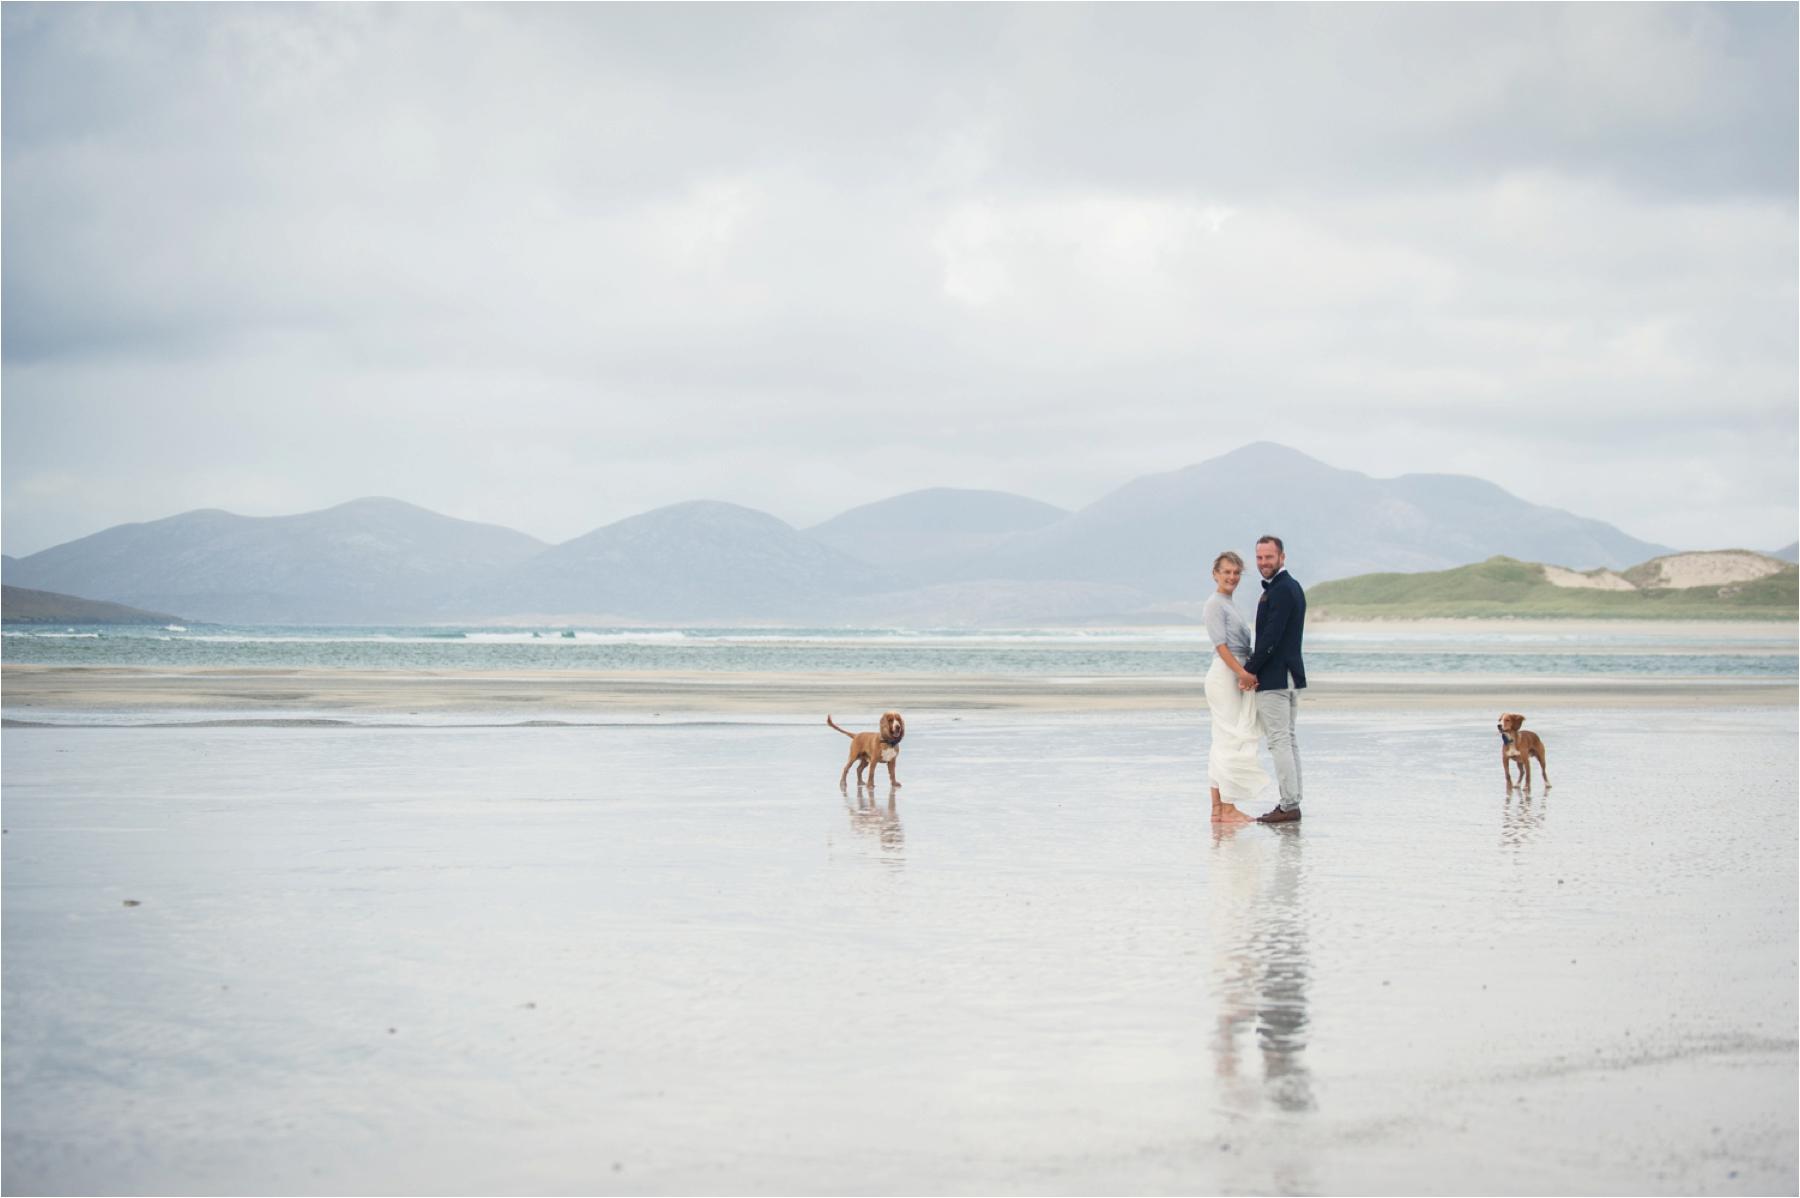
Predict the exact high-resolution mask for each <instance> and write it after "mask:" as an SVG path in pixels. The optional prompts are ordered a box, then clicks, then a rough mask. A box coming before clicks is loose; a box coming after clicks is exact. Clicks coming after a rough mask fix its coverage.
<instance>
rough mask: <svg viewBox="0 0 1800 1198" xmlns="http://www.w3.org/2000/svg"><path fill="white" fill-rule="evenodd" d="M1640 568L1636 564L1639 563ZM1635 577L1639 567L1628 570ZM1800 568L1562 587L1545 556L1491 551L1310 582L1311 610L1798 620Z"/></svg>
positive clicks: (1355, 614) (1376, 616) (1357, 615)
mask: <svg viewBox="0 0 1800 1198" xmlns="http://www.w3.org/2000/svg"><path fill="white" fill-rule="evenodd" d="M1634 569H1635V567H1634ZM1625 574H1626V576H1627V577H1630V576H1631V574H1632V572H1631V571H1625ZM1797 576H1800V568H1797V567H1795V566H1788V567H1787V568H1786V569H1784V570H1782V571H1781V572H1780V573H1778V574H1772V575H1770V576H1769V577H1767V578H1761V579H1757V580H1756V581H1754V582H1744V583H1734V584H1732V585H1730V586H1723V587H1717V586H1705V587H1688V588H1683V589H1666V588H1665V589H1640V590H1635V591H1605V590H1586V589H1582V588H1576V587H1559V586H1556V585H1554V584H1552V583H1551V582H1550V581H1549V580H1548V579H1547V578H1546V577H1545V574H1544V567H1543V566H1542V565H1540V564H1539V563H1537V562H1521V561H1516V560H1514V559H1513V558H1510V557H1491V558H1489V559H1488V560H1487V561H1485V562H1477V563H1476V564H1474V565H1472V566H1459V567H1457V568H1456V569H1454V570H1437V571H1432V572H1429V573H1424V574H1362V575H1359V576H1357V577H1355V578H1343V579H1339V580H1337V581H1335V582H1323V583H1320V584H1319V585H1317V586H1314V587H1309V588H1307V592H1306V599H1307V608H1308V614H1310V615H1313V616H1325V617H1335V618H1337V619H1345V620H1348V619H1363V620H1383V619H1387V620H1393V619H1431V618H1443V617H1465V616H1525V617H1545V618H1558V619H1567V618H1579V617H1584V616H1591V617H1601V618H1620V619H1633V620H1645V619H1659V618H1662V619H1682V620H1705V619H1719V620H1791V619H1795V618H1796V617H1800V584H1797V582H1796V578H1797Z"/></svg>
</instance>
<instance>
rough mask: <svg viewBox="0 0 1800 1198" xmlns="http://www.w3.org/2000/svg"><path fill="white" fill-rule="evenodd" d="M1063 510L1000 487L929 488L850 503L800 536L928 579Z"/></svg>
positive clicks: (1051, 521) (1050, 520)
mask: <svg viewBox="0 0 1800 1198" xmlns="http://www.w3.org/2000/svg"><path fill="white" fill-rule="evenodd" d="M1068 515H1069V513H1068V512H1067V511H1066V510H1064V509H1063V508H1059V507H1056V506H1054V505H1052V504H1048V503H1041V502H1039V501H1038V500H1036V499H1027V498H1026V497H1025V496H1023V495H1011V494H1008V493H1007V492H1005V491H967V490H959V489H957V488H954V487H932V488H930V489H929V490H924V491H912V492H909V493H908V494H905V495H896V496H895V497H894V498H892V499H883V500H880V501H878V502H876V503H865V504H863V505H862V506H861V507H856V508H851V509H850V510H849V511H847V512H845V513H843V514H842V515H840V516H835V517H833V518H832V519H830V520H827V521H825V523H823V524H818V525H815V526H813V527H812V528H810V529H808V530H807V535H808V536H810V537H812V538H813V539H814V540H816V541H819V542H821V543H822V544H825V545H829V546H831V548H833V549H835V550H837V551H838V552H839V553H843V554H847V555H848V556H850V557H854V558H856V559H858V560H859V561H862V562H866V563H868V564H869V565H873V566H880V567H883V568H885V569H890V570H891V569H895V568H898V567H904V568H906V569H907V570H909V571H910V572H911V574H912V576H913V578H914V581H916V582H920V583H925V584H929V583H931V582H934V581H937V580H938V578H939V577H940V576H942V575H944V574H945V573H954V572H955V568H956V566H957V564H959V563H961V562H963V561H965V560H967V559H969V558H971V557H975V556H977V555H980V554H983V553H986V552H987V551H988V550H990V549H992V548H993V547H994V546H996V545H998V544H1000V543H1002V542H1003V541H1005V540H1006V539H1007V538H1009V537H1012V536H1015V535H1017V534H1019V533H1023V532H1031V531H1034V530H1036V529H1039V528H1043V527H1045V526H1047V525H1050V524H1054V523H1056V522H1057V521H1058V520H1062V519H1065V518H1067V516H1068Z"/></svg>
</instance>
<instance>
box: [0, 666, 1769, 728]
mask: <svg viewBox="0 0 1800 1198" xmlns="http://www.w3.org/2000/svg"><path fill="white" fill-rule="evenodd" d="M4 695H5V709H4V710H5V718H6V719H7V720H8V721H9V722H11V723H14V724H18V723H63V722H77V723H91V722H112V721H126V722H133V723H142V722H159V721H160V722H179V723H189V722H195V721H205V720H220V721H231V722H245V721H249V722H291V721H297V720H298V721H312V722H352V721H354V722H370V721H373V722H388V723H401V724H405V723H408V722H413V721H417V720H419V719H423V718H429V719H457V720H459V721H464V722H467V721H471V720H473V721H479V722H491V723H503V724H512V723H520V722H525V721H547V722H555V723H580V722H588V721H592V720H595V719H605V718H609V717H616V716H628V717H633V716H643V715H675V714H688V715H692V714H704V713H708V712H711V713H717V714H724V715H756V714H761V715H778V716H793V717H795V718H798V717H799V716H800V715H801V714H812V715H816V716H817V718H819V719H821V720H822V719H823V718H824V717H825V715H827V714H830V713H832V712H853V711H862V712H868V713H870V716H871V717H872V716H873V714H875V713H879V712H881V711H885V710H888V709H890V708H900V709H902V710H910V711H917V710H938V711H1007V710H1016V711H1026V710H1029V711H1046V712H1053V711H1060V712H1081V711H1143V712H1154V711H1187V712H1190V713H1200V712H1203V711H1204V708H1205V704H1206V699H1205V696H1204V695H1203V694H1202V693H1201V688H1200V685H1199V680H1198V679H1197V678H1187V677H1170V676H1157V675H1088V674H1065V675H1019V674H1011V675H1007V674H996V675H985V676H965V675H944V674H916V673H892V674H868V673H860V672H849V671H833V672H820V671H813V672H783V673H751V672H742V673H734V672H729V671H717V670H708V671H668V670H661V671H606V672H599V671H592V672H587V671H579V670H543V671H519V670H465V671H449V670H426V671H409V670H331V669H307V668H285V669H256V668H199V667H187V668H179V667H161V668H148V667H124V666H43V665H17V666H15V665H8V666H7V667H6V668H5V671H4ZM1306 700H1307V705H1308V707H1309V708H1318V709H1321V710H1343V711H1349V710H1357V709H1361V708H1368V707H1371V706H1380V707H1390V708H1413V709H1419V708H1424V709H1434V708H1441V707H1446V706H1449V707H1456V708H1461V709H1466V710H1469V711H1486V710H1492V711H1493V712H1495V713H1498V712H1499V711H1501V710H1525V709H1526V708H1528V707H1535V708H1537V709H1540V710H1541V709H1545V708H1546V707H1566V706H1570V705H1574V706H1584V705H1589V704H1603V705H1607V706H1616V707H1634V708H1638V707H1649V708H1668V707H1710V706H1719V705H1724V706H1733V707H1775V708H1784V707H1786V708H1791V707H1793V706H1794V703H1795V688H1794V684H1793V683H1792V682H1791V681H1789V680H1786V679H1769V680H1764V679H1757V678H1741V677H1718V678H1643V677H1631V676H1591V677H1585V678H1566V677H1559V676H1556V675H1541V674H1519V675H1512V676H1494V675H1453V674H1439V675H1430V676H1423V677H1415V676H1400V675H1393V674H1363V675H1352V676H1349V677H1344V676H1335V677H1328V678H1321V679H1319V680H1318V681H1317V682H1316V683H1314V684H1313V685H1312V686H1310V687H1309V688H1308V690H1307V695H1306ZM1527 714H1530V712H1529V711H1527Z"/></svg>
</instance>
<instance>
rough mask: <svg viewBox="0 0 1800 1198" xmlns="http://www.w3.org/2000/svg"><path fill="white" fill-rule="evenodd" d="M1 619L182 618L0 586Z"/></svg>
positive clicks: (115, 620) (130, 620)
mask: <svg viewBox="0 0 1800 1198" xmlns="http://www.w3.org/2000/svg"><path fill="white" fill-rule="evenodd" d="M0 620H4V621H5V622H6V623H8V624H179V623H182V621H183V617H181V616H172V615H170V614H169V613H168V612H160V611H144V610H142V609H141V608H136V607H126V606H125V605H124V604H122V603H102V602H100V601H98V600H95V599H82V598H78V597H77V596H74V595H58V594H57V593H55V592H54V591H34V590H31V589H30V588H28V587H14V586H0Z"/></svg>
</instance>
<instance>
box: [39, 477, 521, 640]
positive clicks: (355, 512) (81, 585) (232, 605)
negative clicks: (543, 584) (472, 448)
mask: <svg viewBox="0 0 1800 1198" xmlns="http://www.w3.org/2000/svg"><path fill="white" fill-rule="evenodd" d="M544 548H545V545H544V543H543V542H542V541H539V540H537V539H536V538H535V537H529V536H526V535H525V534H524V533H521V532H514V531H513V530H512V529H509V528H501V527H499V526H498V525H493V524H476V523H472V522H470V521H467V520H457V519H454V518H452V517H450V516H444V515H439V514H438V513H436V512H431V511H427V510H425V509H424V508H421V507H414V506H413V505H412V504H409V503H402V502H400V501H399V500H396V499H359V500H355V501H353V502H350V503H345V504H340V505H338V506H337V507H333V508H327V509H325V510H324V511H319V512H307V513H305V514H302V515H297V516H238V515H233V514H232V513H230V512H222V511H216V510H207V511H197V512H187V513H184V514H182V515H179V516H170V517H168V518H167V519H163V520H154V521H151V522H149V523H146V524H121V525H119V526H117V527H116V528H109V529H107V530H106V531H105V532H98V533H95V534H94V535H93V536H89V537H82V538H81V539H80V540H76V541H70V542H68V543H67V544H63V545H58V546H56V547H54V548H52V549H46V550H44V551H42V552H41V553H34V554H31V555H29V556H27V557H22V558H19V559H17V560H16V561H14V562H12V563H10V564H8V565H7V567H6V580H7V581H8V582H11V583H14V584H16V585H20V586H27V587H33V588H39V589H43V590H49V591H59V592H63V593H66V594H76V595H97V596H103V597H104V598H106V599H107V600H109V601H112V602H116V603H125V604H130V605H132V606H135V607H148V608H157V609H164V610H167V609H173V610H177V611H185V612H188V613H190V614H191V615H192V616H193V618H195V619H197V620H207V621H211V622H215V623H244V624H382V623H392V622H404V621H413V620H419V619H424V618H427V617H429V616H430V615H431V614H433V613H435V612H438V611H440V610H441V609H442V607H443V605H444V603H445V601H446V600H447V599H448V598H449V597H450V596H451V595H453V594H455V593H457V592H459V591H461V590H463V589H465V588H466V587H467V586H468V585H469V582H470V580H471V578H475V577H485V576H487V575H488V574H490V573H492V572H495V571H499V570H503V569H506V568H508V567H511V566H516V565H518V564H519V563H520V562H523V561H524V560H525V559H526V558H529V557H531V556H533V555H535V554H537V553H539V552H541V551H542V550H543V549H544Z"/></svg>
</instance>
